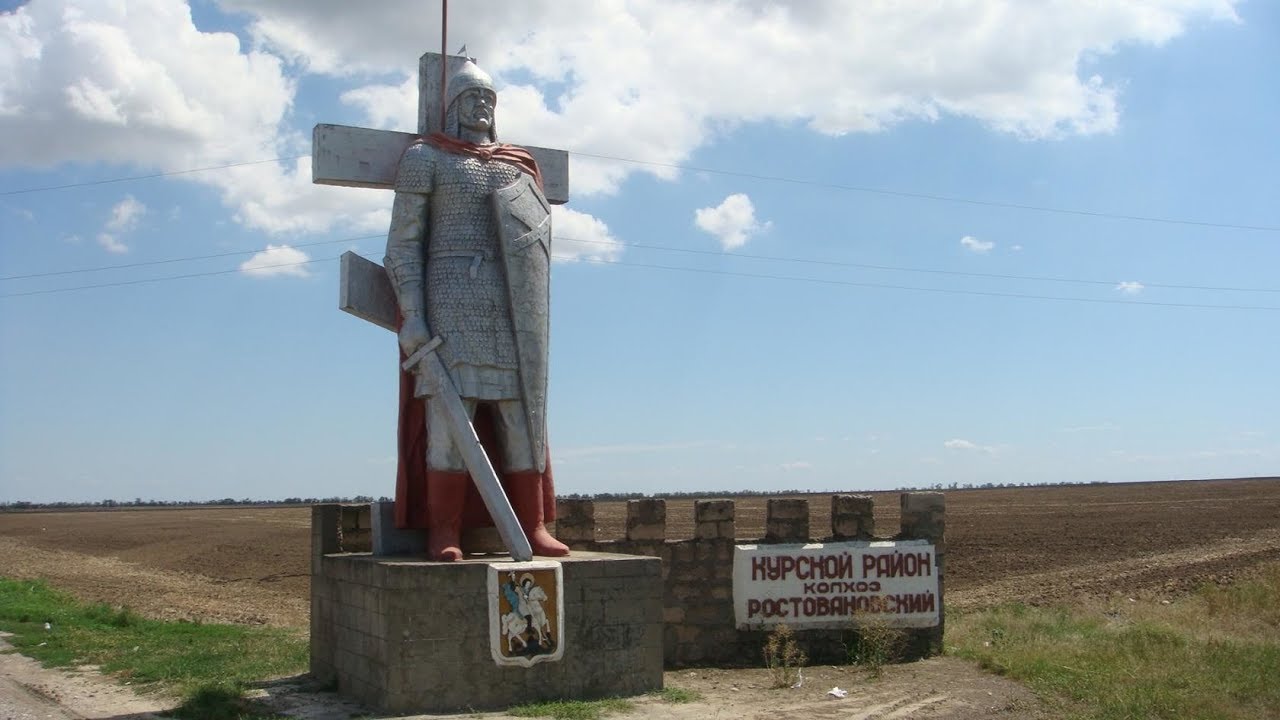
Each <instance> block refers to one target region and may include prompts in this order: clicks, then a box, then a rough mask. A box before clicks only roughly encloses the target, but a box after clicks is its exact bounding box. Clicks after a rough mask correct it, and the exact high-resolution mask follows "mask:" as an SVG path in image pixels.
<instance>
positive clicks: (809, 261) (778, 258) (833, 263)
mask: <svg viewBox="0 0 1280 720" xmlns="http://www.w3.org/2000/svg"><path fill="white" fill-rule="evenodd" d="M382 237H383V234H381V233H379V234H375V235H359V236H355V237H348V238H339V239H337V240H321V241H318V242H310V243H297V244H293V245H289V246H288V247H294V248H304V247H316V246H318V245H333V244H337V243H344V242H358V241H360V240H374V239H379V238H382ZM556 239H557V240H561V241H565V242H577V243H587V244H597V245H618V246H621V247H627V248H638V249H645V250H660V251H664V252H678V253H686V254H692V255H711V256H716V257H729V258H743V259H748V260H763V261H767V262H789V263H801V264H806V265H820V266H828V267H846V268H859V269H866V270H887V271H893V272H911V273H925V274H931V275H951V276H957V277H977V278H988V279H998V280H1029V281H1037V282H1056V283H1069V284H1077V285H1100V286H1106V287H1115V286H1116V285H1118V284H1119V283H1120V282H1121V281H1119V280H1089V279H1083V278H1064V277H1055V276H1046V275H1012V274H1002V273H982V272H968V271H961V270H940V269H937V268H918V267H906V266H901V265H875V264H870V263H855V262H844V261H839V260H819V259H816V258H800V257H788V256H782V255H754V254H750V253H737V252H734V253H724V252H720V251H716V250H698V249H695V248H681V247H673V246H670V245H651V244H646V243H634V242H632V243H628V242H621V241H610V240H587V239H584V238H570V237H562V236H558V237H557V238H556ZM264 250H265V248H260V249H254V250H236V251H231V252H225V253H214V254H211V255H190V256H186V257H177V258H167V259H163V260H149V261H145V262H136V263H121V264H117V265H100V266H98V267H90V268H77V269H74V270H53V271H48V272H39V273H27V274H24V275H6V276H3V277H0V281H6V280H26V279H32V278H41V277H53V276H58V275H75V274H80V273H91V272H102V271H106V270H123V269H128V268H137V267H147V266H152V265H166V264H171V263H179V262H187V261H194V260H210V259H214V258H223V257H234V256H237V255H253V254H255V253H259V252H263V251H264ZM1142 285H1143V286H1144V287H1149V288H1164V289H1174V290H1204V291H1214V292H1258V293H1280V288H1247V287H1227V286H1213V285H1179V284H1174V283H1152V282H1144V283H1142ZM5 297H8V296H5Z"/></svg>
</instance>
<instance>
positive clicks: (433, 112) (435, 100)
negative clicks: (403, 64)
mask: <svg viewBox="0 0 1280 720" xmlns="http://www.w3.org/2000/svg"><path fill="white" fill-rule="evenodd" d="M468 59H469V58H466V57H463V56H462V55H450V56H449V69H448V70H447V71H446V74H445V79H446V80H448V78H449V77H452V76H453V74H454V73H456V72H458V71H459V70H461V69H462V66H463V65H465V64H466V63H467V60H468ZM440 129H441V126H440V53H435V52H429V53H424V54H423V55H422V57H420V58H418V132H419V133H421V134H423V135H430V134H431V133H433V132H440Z"/></svg>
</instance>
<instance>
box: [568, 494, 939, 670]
mask: <svg viewBox="0 0 1280 720" xmlns="http://www.w3.org/2000/svg"><path fill="white" fill-rule="evenodd" d="M900 502H901V521H900V526H899V528H898V533H897V534H895V535H892V536H889V537H877V536H876V535H875V520H874V516H873V513H874V510H875V506H874V503H873V501H872V498H871V497H869V496H865V495H832V496H831V527H830V528H829V531H830V532H829V533H814V532H813V528H811V527H810V522H809V501H808V500H805V499H791V498H785V499H784V498H775V499H770V500H768V502H767V509H766V518H765V536H764V537H763V538H759V539H744V538H739V537H737V532H736V526H735V522H734V515H735V503H734V501H733V500H699V501H696V502H695V503H694V510H693V512H694V536H693V538H692V539H677V540H668V539H667V529H666V525H667V510H666V502H665V501H664V500H661V499H642V500H631V501H628V502H627V521H626V536H625V537H624V538H619V539H597V537H596V521H595V503H594V501H592V500H561V501H559V503H558V506H557V513H558V520H557V523H556V536H557V537H559V538H560V540H561V541H563V542H565V543H567V544H568V545H569V546H570V547H571V548H573V549H575V550H589V551H597V552H610V553H624V554H629V555H649V556H652V557H658V558H661V559H662V579H663V586H664V592H663V620H664V623H665V627H664V630H663V660H664V663H665V665H666V666H667V667H669V668H671V667H684V666H690V665H724V666H732V665H759V664H760V661H761V660H760V658H761V652H762V648H763V646H764V642H765V637H766V633H765V632H764V631H761V630H739V629H737V625H736V621H735V617H734V607H733V554H734V546H735V545H736V544H783V543H809V542H840V541H846V540H865V541H871V540H925V541H928V542H930V543H932V544H933V545H934V547H935V550H936V561H935V562H936V573H937V577H938V609H939V617H940V618H941V616H942V610H943V607H942V600H943V582H944V577H945V570H944V569H945V556H946V545H945V534H946V503H945V500H944V497H943V495H942V493H936V492H908V493H903V494H902V495H901V497H900ZM903 632H904V633H905V635H906V636H907V637H906V642H907V647H906V654H907V656H908V657H925V656H928V655H934V654H938V653H941V652H942V634H943V625H942V621H941V619H940V620H939V624H938V625H937V626H936V627H929V628H916V629H909V630H904V631H903ZM855 635H856V624H855V622H854V621H853V620H851V621H850V623H849V627H848V629H843V630H830V629H826V630H800V631H798V632H797V638H798V641H799V642H800V643H801V645H802V646H803V647H804V648H805V651H806V652H807V653H808V654H809V657H810V659H811V661H813V662H829V663H842V662H846V661H847V658H848V648H849V646H850V644H851V643H852V642H853V640H854V639H855Z"/></svg>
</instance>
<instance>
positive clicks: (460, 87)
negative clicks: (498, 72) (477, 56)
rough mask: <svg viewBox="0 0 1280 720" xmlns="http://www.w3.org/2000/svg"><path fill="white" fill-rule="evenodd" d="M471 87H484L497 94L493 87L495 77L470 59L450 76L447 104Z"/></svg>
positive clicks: (450, 103) (446, 95)
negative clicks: (490, 75)
mask: <svg viewBox="0 0 1280 720" xmlns="http://www.w3.org/2000/svg"><path fill="white" fill-rule="evenodd" d="M471 88H484V89H485V90H488V91H489V92H491V93H494V94H495V95H496V94H497V92H496V91H495V90H494V89H493V78H491V77H489V73H487V72H485V71H483V70H481V69H480V67H479V66H477V65H476V64H475V63H473V62H471V61H470V60H468V61H466V62H465V63H463V65H462V67H461V68H459V69H458V72H456V73H454V74H453V77H451V78H449V84H448V86H447V87H446V90H445V104H446V105H452V104H453V101H454V100H457V99H458V96H459V95H461V94H462V93H464V92H466V91H467V90H470V89H471Z"/></svg>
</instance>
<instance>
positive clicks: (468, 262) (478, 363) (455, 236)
mask: <svg viewBox="0 0 1280 720" xmlns="http://www.w3.org/2000/svg"><path fill="white" fill-rule="evenodd" d="M444 104H445V107H446V108H447V111H446V115H445V122H444V131H443V132H442V133H434V134H432V135H429V136H427V137H425V138H422V140H421V141H420V142H416V143H414V144H413V145H410V146H409V148H408V149H407V150H405V152H404V155H403V156H402V157H401V159H400V165H399V169H398V171H397V177H396V183H395V191H396V195H395V204H394V206H393V208H392V217H391V229H390V231H389V233H388V235H387V254H386V258H385V260H384V263H385V265H386V269H387V274H388V275H389V276H390V279H391V285H392V287H393V288H394V290H395V293H396V298H397V300H398V301H399V305H400V315H401V324H400V332H399V340H400V348H401V351H402V353H403V354H404V356H402V358H401V360H404V358H405V357H408V356H411V355H413V354H414V353H415V352H416V351H418V350H419V349H421V348H423V347H424V346H426V345H427V344H428V343H429V341H431V339H432V338H436V337H438V338H440V339H441V340H443V342H442V343H441V344H440V345H439V347H438V348H437V349H436V352H437V353H438V355H439V357H440V360H441V361H442V362H443V365H444V367H445V368H446V369H447V375H448V378H447V379H450V380H452V382H453V386H454V388H456V391H457V395H458V396H459V397H460V398H461V400H462V404H463V406H464V407H465V409H466V412H467V414H468V415H470V416H471V418H472V420H473V423H474V425H475V428H476V433H477V435H478V436H479V438H480V440H481V443H482V444H483V445H484V446H485V449H486V451H487V454H488V456H489V458H490V460H491V461H492V464H493V466H494V468H495V469H496V470H497V472H498V474H499V476H500V481H501V485H502V487H503V489H504V490H505V492H506V495H507V497H508V499H509V500H510V501H511V507H512V508H513V509H514V510H515V515H516V518H517V519H518V520H519V524H520V528H521V529H522V530H523V531H524V533H525V535H526V536H527V537H528V539H529V543H530V545H531V546H532V549H533V552H534V554H536V555H551V556H559V555H565V554H567V553H568V552H569V549H568V548H567V547H566V546H565V545H564V544H562V543H560V542H559V541H557V540H556V539H555V538H553V537H552V536H551V534H550V533H549V532H548V531H547V529H546V525H545V524H544V522H545V521H547V520H553V519H554V513H555V492H554V489H553V486H552V477H551V466H550V460H549V452H548V450H547V440H546V389H547V341H548V306H549V299H550V293H549V285H548V282H549V279H550V244H551V220H550V213H549V208H550V206H549V205H548V204H547V200H546V198H545V197H544V196H543V192H542V189H541V178H540V177H539V174H538V168H537V163H536V162H534V160H533V157H532V156H531V155H530V154H529V153H528V151H526V150H524V149H522V148H519V147H516V146H512V145H504V144H500V143H498V142H497V133H496V131H495V129H494V109H495V107H496V105H497V94H496V93H495V92H494V89H493V81H492V80H491V79H490V78H489V76H488V75H487V74H485V73H484V71H482V70H480V68H478V67H476V65H475V64H474V63H471V62H467V63H466V64H465V65H463V66H462V68H461V69H460V70H459V71H458V72H457V73H455V74H454V75H453V77H451V78H450V79H449V81H448V83H447V84H446V86H445V97H444ZM439 382H440V380H439V379H435V378H433V377H431V376H430V375H429V374H426V373H422V372H418V371H414V372H406V373H403V374H402V376H401V391H400V399H401V407H400V439H399V445H400V468H399V472H398V474H397V479H396V524H397V525H398V526H399V527H403V528H425V529H426V530H427V549H428V553H429V555H430V557H431V559H433V560H444V561H452V560H457V559H459V558H461V556H462V550H461V545H460V537H461V532H462V529H463V528H464V527H475V526H482V525H488V524H491V523H492V521H491V520H490V519H489V517H488V513H487V512H486V511H485V509H484V506H483V505H482V504H481V503H480V502H479V498H478V497H477V495H476V492H475V488H474V486H473V484H472V482H471V479H470V476H469V475H468V473H467V471H466V467H465V465H464V461H463V457H462V455H461V454H460V452H459V449H458V446H457V444H456V442H455V439H454V437H453V436H452V435H451V433H450V430H449V424H448V423H447V422H446V418H445V417H444V416H443V415H442V413H443V412H444V408H443V405H444V403H443V402H442V401H438V400H437V399H436V398H437V397H438V396H439V395H440V393H441V388H440V387H439V386H438V385H439Z"/></svg>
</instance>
